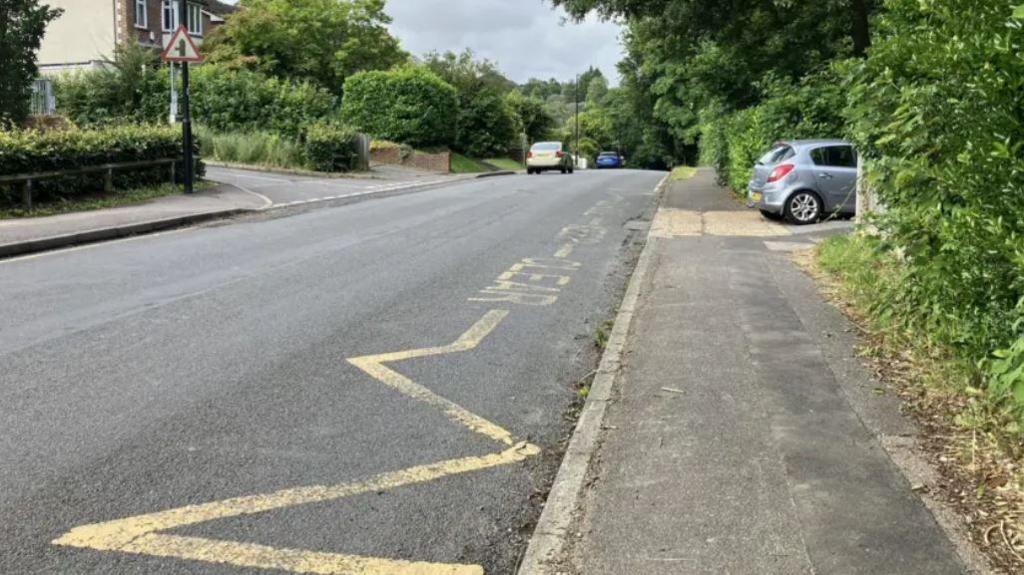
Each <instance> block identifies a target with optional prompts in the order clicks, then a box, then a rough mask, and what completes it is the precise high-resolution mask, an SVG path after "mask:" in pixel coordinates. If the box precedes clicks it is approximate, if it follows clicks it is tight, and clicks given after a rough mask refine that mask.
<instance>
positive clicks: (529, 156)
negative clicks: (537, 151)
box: [526, 150, 533, 159]
mask: <svg viewBox="0 0 1024 575" xmlns="http://www.w3.org/2000/svg"><path fill="white" fill-rule="evenodd" d="M532 157H533V150H530V151H529V152H526V159H530V158H532Z"/></svg>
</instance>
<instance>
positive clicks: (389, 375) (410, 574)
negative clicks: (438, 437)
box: [53, 310, 540, 575]
mask: <svg viewBox="0 0 1024 575" xmlns="http://www.w3.org/2000/svg"><path fill="white" fill-rule="evenodd" d="M507 315H508V311H505V310H493V311H490V312H488V313H487V315H485V316H484V317H483V319H481V320H480V321H478V322H477V323H476V324H475V325H474V326H473V327H471V328H470V329H469V331H467V332H466V333H464V334H463V335H462V336H461V337H459V339H458V340H456V341H455V343H453V344H451V345H447V346H443V347H429V348H423V349H416V350H411V351H401V352H394V353H385V354H380V355H372V356H364V357H357V358H352V359H349V362H351V363H352V364H353V365H355V366H358V367H359V368H360V369H362V370H364V371H365V372H366V373H368V374H369V375H371V376H373V377H374V378H376V379H378V380H379V381H381V382H383V383H384V384H386V385H388V386H390V387H392V388H394V389H396V390H398V391H400V392H402V393H404V394H406V395H408V396H409V397H412V398H414V399H417V400H420V401H423V402H425V403H427V404H429V405H433V406H436V407H440V408H442V409H443V410H444V412H445V414H446V415H447V416H448V417H449V418H450V419H451V420H452V421H455V422H457V423H459V424H461V425H464V426H466V427H467V428H469V429H471V430H473V431H475V432H477V433H480V434H483V435H485V436H487V437H489V438H491V439H494V440H495V441H498V442H500V443H502V444H504V445H506V446H510V447H508V448H507V449H505V450H503V451H501V452H498V453H493V454H490V455H485V456H482V457H476V456H474V457H463V458H459V459H451V460H448V461H442V462H439V463H432V464H428V465H420V466H416V467H410V468H408V469H403V470H400V471H392V472H389V473H384V474H381V475H378V476H376V477H373V478H371V479H368V480H365V481H360V482H355V483H342V484H339V485H327V486H312V487H296V488H293V489H284V490H281V491H276V492H274V493H268V494H261V495H249V496H244V497H235V498H233V499H226V500H224V501H216V502H212V503H205V504H201V505H188V506H185V507H179V508H177V509H170V510H167V511H160V512H157V513H150V514H147V515H139V516H136V517H129V518H125V519H118V520H115V521H107V522H104V523H95V524H92V525H85V526H81V527H76V528H74V529H72V530H71V531H70V532H68V533H67V534H65V535H63V536H61V537H59V538H58V539H55V540H54V541H53V543H54V544H55V545H62V546H66V547H79V548H87V549H96V550H100V551H118V552H122V553H134V554H142V555H152V556H156V557H171V558H177V559H191V560H196V561H206V562H209V563H221V564H229V565H236V566H239V567H254V568H259V569H277V570H282V571H292V572H296V573H316V574H325V575H482V574H483V568H482V567H480V566H478V565H447V564H440V563H425V562H412V561H399V560H393V559H381V558H376V557H362V556H358V555H346V554H341V553H324V552H319V551H307V550H301V549H278V548H274V547H268V546H265V545H256V544H251V543H240V542H233V541H219V540H214V539H203V538H198V537H181V536H176V535H167V534H163V533H160V532H161V531H167V530H170V529H174V528H177V527H184V526H187V525H195V524H198V523H205V522H207V521H213V520H216V519H226V518H230V517H239V516H243V515H252V514H256V513H264V512H267V511H273V510H276V509H284V508H287V507H294V506H298V505H307V504H310V503H323V502H326V501H334V500H338V499H342V498H345V497H351V496H354V495H359V494H361V493H367V492H379V491H385V490H389V489H395V488H398V487H402V486H406V485H414V484H417V483H424V482H428V481H433V480H435V479H440V478H442V477H448V476H451V475H459V474H463V473H470V472H474V471H481V470H484V469H489V468H492V467H498V466H502V465H508V464H510V463H517V462H520V461H523V460H525V459H526V458H528V457H531V456H534V455H537V454H538V453H540V448H539V447H537V446H536V445H532V444H530V443H527V442H519V443H516V442H515V440H514V439H513V437H512V435H511V434H510V433H509V432H508V431H506V430H504V429H502V428H501V427H499V426H497V425H495V424H493V423H491V422H489V421H487V420H485V419H483V418H482V417H479V416H477V415H475V414H473V413H470V412H469V411H466V410H465V409H464V408H462V407H460V406H459V405H457V404H455V403H454V402H452V401H449V400H447V399H445V398H443V397H441V396H439V395H437V394H435V393H433V392H432V391H430V390H429V389H427V388H425V387H423V386H421V385H419V384H417V383H416V382H414V381H412V380H411V379H409V378H407V377H405V376H404V375H402V374H400V373H398V372H396V371H394V370H392V369H390V368H387V367H385V366H384V363H386V362H393V361H400V360H405V359H412V358H419V357H427V356H432V355H441V354H447V353H456V352H460V351H469V350H471V349H474V348H475V347H476V346H477V345H479V344H480V342H481V341H483V339H484V338H485V337H487V335H489V334H490V333H491V332H492V331H494V328H496V327H497V326H498V324H499V323H501V321H502V320H503V319H504V318H505V317H506V316H507Z"/></svg>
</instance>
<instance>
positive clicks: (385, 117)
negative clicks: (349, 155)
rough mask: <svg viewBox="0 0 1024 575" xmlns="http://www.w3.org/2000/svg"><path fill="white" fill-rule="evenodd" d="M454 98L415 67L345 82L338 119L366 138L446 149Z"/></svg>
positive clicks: (453, 131) (358, 76) (452, 137)
mask: <svg viewBox="0 0 1024 575" xmlns="http://www.w3.org/2000/svg"><path fill="white" fill-rule="evenodd" d="M458 105H459V102H458V92H457V91H456V90H455V88H454V87H452V85H451V84H448V83H447V82H445V81H444V80H442V79H441V78H440V77H438V76H437V74H434V73H433V72H431V71H430V70H428V69H426V68H423V67H419V66H406V67H403V68H397V69H394V70H389V71H386V72H383V71H374V72H359V73H357V74H354V75H352V76H350V77H349V78H348V80H346V81H345V96H344V99H343V101H342V116H343V118H345V120H346V121H348V122H350V123H351V124H352V125H353V126H355V127H356V128H358V129H360V130H362V131H365V132H367V133H369V134H370V135H372V136H375V137H378V138H382V139H385V140H391V141H395V142H401V143H403V144H408V145H410V146H416V147H420V146H451V145H452V144H454V142H455V138H456V135H457V131H456V123H455V122H453V121H452V118H453V117H454V116H455V115H456V114H457V113H458Z"/></svg>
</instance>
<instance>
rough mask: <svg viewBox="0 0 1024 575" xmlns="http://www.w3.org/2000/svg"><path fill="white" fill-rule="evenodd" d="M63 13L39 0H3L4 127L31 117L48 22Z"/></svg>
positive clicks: (0, 76) (0, 98)
mask: <svg viewBox="0 0 1024 575" xmlns="http://www.w3.org/2000/svg"><path fill="white" fill-rule="evenodd" d="M61 13H62V10H60V9H56V8H51V7H50V6H48V5H46V4H40V3H39V2H38V0H0V128H2V127H5V126H11V125H16V124H20V123H21V122H23V121H24V120H25V118H27V117H28V113H29V99H30V97H31V94H32V81H33V80H35V78H36V75H37V74H38V73H39V68H38V67H37V65H36V53H37V52H38V51H39V45H40V44H41V43H42V40H43V35H44V34H45V33H46V26H47V24H49V23H50V22H51V21H52V20H53V19H54V18H57V17H58V16H60V15H61Z"/></svg>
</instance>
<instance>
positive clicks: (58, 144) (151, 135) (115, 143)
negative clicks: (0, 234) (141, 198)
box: [0, 126, 203, 204]
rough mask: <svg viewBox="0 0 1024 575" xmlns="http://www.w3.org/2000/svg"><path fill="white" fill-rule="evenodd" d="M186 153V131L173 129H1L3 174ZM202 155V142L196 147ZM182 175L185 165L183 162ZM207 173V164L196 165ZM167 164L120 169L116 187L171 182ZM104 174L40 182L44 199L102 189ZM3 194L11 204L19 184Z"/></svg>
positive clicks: (39, 195) (0, 170) (199, 171)
mask: <svg viewBox="0 0 1024 575" xmlns="http://www.w3.org/2000/svg"><path fill="white" fill-rule="evenodd" d="M176 157H181V131H180V130H177V129H175V128H172V127H162V126H161V127H157V126H116V127H108V128H102V129H95V130H82V129H68V130H57V131H48V132H38V131H34V130H26V131H16V132H0V174H7V175H11V174H31V173H38V172H50V171H59V170H67V169H74V168H85V167H91V166H97V165H102V164H108V163H118V162H135V161H144V160H159V159H165V158H176ZM196 157H197V158H198V157H199V146H198V145H197V146H196ZM177 167H178V170H179V176H178V177H179V178H180V177H181V165H180V163H179V164H178V166H177ZM195 172H196V175H197V176H200V175H202V173H203V165H202V162H200V161H197V162H196V166H195ZM168 175H169V168H168V167H167V166H166V165H162V166H156V167H143V168H137V169H127V170H118V171H115V172H114V185H115V186H116V187H119V188H129V187H136V186H141V185H149V184H156V183H161V182H166V181H167V180H168V179H169V178H168ZM103 182H104V175H103V174H102V173H99V174H89V175H84V176H69V177H65V178H58V179H53V180H46V181H45V182H40V185H39V186H38V187H37V188H36V197H37V198H38V199H39V201H48V200H51V199H57V198H70V197H73V196H76V195H81V194H88V193H93V192H97V191H99V190H102V189H103ZM0 196H3V197H4V198H6V201H7V202H8V203H12V204H13V203H15V202H16V201H17V199H16V196H17V194H16V193H15V190H14V186H8V187H7V189H6V190H4V191H3V193H2V194H0Z"/></svg>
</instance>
